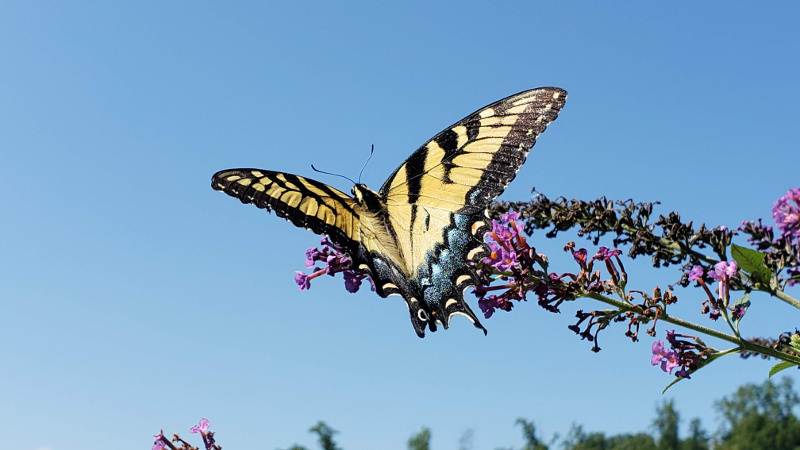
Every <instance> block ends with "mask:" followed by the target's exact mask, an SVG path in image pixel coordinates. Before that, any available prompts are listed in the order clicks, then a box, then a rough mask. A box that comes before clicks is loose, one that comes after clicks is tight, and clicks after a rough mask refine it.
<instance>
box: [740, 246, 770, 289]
mask: <svg viewBox="0 0 800 450" xmlns="http://www.w3.org/2000/svg"><path fill="white" fill-rule="evenodd" d="M731 256H732V257H733V259H734V261H736V264H737V265H738V266H739V268H740V269H742V270H744V271H745V272H747V273H749V274H750V278H751V279H752V280H753V282H755V283H762V284H763V283H766V282H767V281H769V278H770V277H769V274H770V271H769V269H767V268H766V267H765V266H764V257H765V256H766V255H765V254H763V253H761V252H757V251H755V250H753V249H749V248H745V247H740V246H738V245H736V244H732V245H731Z"/></svg>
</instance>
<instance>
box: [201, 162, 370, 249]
mask: <svg viewBox="0 0 800 450" xmlns="http://www.w3.org/2000/svg"><path fill="white" fill-rule="evenodd" d="M211 187H212V188H214V189H215V190H217V191H222V192H224V193H226V194H228V195H230V196H231V197H235V198H238V199H239V200H240V201H241V202H242V203H250V204H253V205H255V206H257V207H259V208H263V209H266V210H267V211H274V212H275V214H276V215H278V216H279V217H283V218H285V219H286V220H289V221H290V222H292V223H293V224H294V225H295V226H298V227H301V228H306V229H309V230H311V231H313V232H314V233H317V234H327V235H329V236H331V238H332V239H334V242H340V243H349V244H350V245H348V246H347V247H350V248H353V247H354V246H356V247H357V244H356V243H355V242H354V238H353V236H354V233H355V232H356V230H357V227H358V213H357V212H356V211H355V210H354V209H353V207H352V205H353V201H352V199H351V198H350V197H349V196H347V195H346V194H344V193H343V192H341V191H339V190H337V189H334V188H332V187H330V186H328V185H326V184H323V183H320V182H318V181H314V180H312V179H309V178H304V177H300V176H297V175H292V174H288V173H282V172H273V171H268V170H259V169H230V170H223V171H220V172H217V173H215V174H214V176H213V177H212V178H211Z"/></svg>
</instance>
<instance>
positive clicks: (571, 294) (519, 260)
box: [475, 211, 624, 319]
mask: <svg viewBox="0 0 800 450" xmlns="http://www.w3.org/2000/svg"><path fill="white" fill-rule="evenodd" d="M484 239H485V241H486V245H487V246H488V247H489V250H490V253H489V255H488V256H487V257H485V258H483V260H482V261H481V262H482V263H483V265H482V267H481V268H480V269H479V270H478V274H479V276H480V277H481V280H482V282H483V284H482V285H481V286H476V287H475V293H476V295H477V296H478V298H479V300H478V306H479V307H480V308H481V311H482V312H483V315H484V317H486V318H487V319H488V318H490V317H491V316H492V315H493V314H494V311H495V310H496V309H500V310H503V311H511V309H512V307H513V303H512V300H517V301H521V300H525V299H526V294H527V292H528V291H533V292H534V293H535V294H536V296H537V297H538V303H539V306H541V307H542V308H545V309H546V310H548V311H551V312H559V309H558V307H559V305H560V304H561V303H562V302H564V301H565V300H571V299H574V298H575V297H576V296H577V294H578V293H579V291H580V290H581V289H587V288H586V286H585V285H586V284H589V283H590V281H589V276H588V275H587V276H583V277H582V276H576V275H573V274H568V273H567V274H561V275H559V274H556V273H547V272H546V270H547V258H546V257H545V256H544V255H540V254H537V253H536V249H534V248H533V247H531V246H530V245H528V242H527V241H526V239H525V237H524V236H523V223H522V221H521V220H520V213H518V212H514V211H509V212H506V213H504V214H502V215H501V216H500V220H499V221H497V220H493V221H492V229H491V231H489V232H487V233H486V234H485V236H484ZM569 248H570V249H572V247H571V246H570V247H569ZM620 254H621V252H620V251H619V250H609V249H608V248H607V247H601V248H600V251H598V252H597V254H596V255H594V256H593V257H591V258H589V257H588V252H587V251H586V250H585V249H580V250H576V251H574V252H573V257H574V258H575V260H576V261H577V262H578V265H579V266H580V267H581V274H585V273H587V271H590V269H589V267H591V265H592V264H593V263H594V261H603V262H605V264H606V265H607V266H608V267H611V269H610V270H612V271H613V273H612V278H614V277H615V276H616V278H614V280H616V281H619V276H620V274H619V272H617V271H616V269H615V268H614V267H615V266H614V264H613V263H612V262H611V258H616V257H618V256H619V255H620ZM616 260H617V261H618V262H619V258H616ZM619 264H620V267H621V263H619ZM537 266H538V268H537ZM623 272H624V271H623ZM622 276H623V277H624V273H623V275H622ZM496 280H502V281H504V282H505V283H504V284H502V285H497V286H490V284H491V283H492V282H493V281H496ZM592 280H593V281H597V280H594V279H592ZM595 284H597V283H595ZM600 284H602V283H600ZM496 290H503V292H502V293H501V294H499V295H498V294H489V293H490V292H492V291H496Z"/></svg>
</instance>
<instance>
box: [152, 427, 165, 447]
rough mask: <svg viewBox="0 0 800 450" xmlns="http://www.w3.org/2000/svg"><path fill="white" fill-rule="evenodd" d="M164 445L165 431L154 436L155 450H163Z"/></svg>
mask: <svg viewBox="0 0 800 450" xmlns="http://www.w3.org/2000/svg"><path fill="white" fill-rule="evenodd" d="M164 445H165V444H164V430H160V431H159V432H158V434H156V435H154V436H153V450H162V449H163V448H164Z"/></svg>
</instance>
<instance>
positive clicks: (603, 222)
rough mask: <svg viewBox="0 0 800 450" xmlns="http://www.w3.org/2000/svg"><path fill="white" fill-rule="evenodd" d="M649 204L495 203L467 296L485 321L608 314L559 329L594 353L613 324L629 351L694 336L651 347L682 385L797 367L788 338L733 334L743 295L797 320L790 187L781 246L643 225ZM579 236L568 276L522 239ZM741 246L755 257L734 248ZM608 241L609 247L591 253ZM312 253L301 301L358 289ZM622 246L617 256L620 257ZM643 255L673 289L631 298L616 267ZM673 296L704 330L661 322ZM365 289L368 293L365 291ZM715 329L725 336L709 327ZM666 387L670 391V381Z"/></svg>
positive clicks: (678, 225) (762, 230) (667, 224)
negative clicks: (676, 270)
mask: <svg viewBox="0 0 800 450" xmlns="http://www.w3.org/2000/svg"><path fill="white" fill-rule="evenodd" d="M654 205H655V204H653V203H634V202H633V201H631V200H628V201H625V202H619V201H617V202H615V201H611V200H607V199H606V198H605V197H603V198H600V199H598V200H595V201H592V202H584V201H579V200H570V201H567V200H566V199H564V198H558V199H556V200H549V199H548V198H547V197H545V196H544V195H542V194H538V193H537V194H536V197H535V198H534V200H533V201H531V202H518V203H495V204H494V205H493V206H492V207H491V208H490V211H489V212H490V215H491V217H493V220H492V223H491V227H490V228H488V229H487V231H486V232H485V234H484V236H483V239H484V243H485V244H486V249H487V250H488V252H487V253H486V254H485V255H484V256H483V257H482V258H481V259H480V260H478V261H473V262H471V264H472V265H473V269H474V271H475V274H476V277H477V280H478V285H477V286H475V287H474V293H475V295H476V296H477V298H478V307H479V308H480V310H481V312H482V313H483V316H484V317H485V318H486V319H489V318H491V317H492V316H493V315H494V314H495V313H496V312H497V311H505V312H510V311H512V310H513V309H514V305H515V304H516V303H517V302H522V301H527V300H528V299H529V298H531V299H533V298H535V299H536V302H537V304H538V305H539V306H540V307H542V308H543V309H545V310H546V311H549V312H553V313H558V312H561V309H562V308H563V307H564V306H565V303H568V302H573V301H576V300H578V299H581V298H587V299H592V300H595V301H600V302H602V303H605V304H607V305H611V306H612V308H611V309H602V310H584V309H578V310H577V311H576V313H575V322H574V323H572V324H570V325H569V326H568V327H567V328H568V329H570V330H571V331H573V332H574V333H575V334H576V335H578V336H580V338H581V339H585V340H587V341H588V342H591V343H592V347H591V349H592V351H595V352H597V351H600V346H599V344H598V336H599V333H600V332H601V331H603V330H605V329H607V328H608V327H609V326H610V325H612V324H614V323H624V324H625V325H626V327H625V331H624V334H625V336H627V337H628V338H630V339H631V340H632V341H633V342H637V341H638V340H639V337H640V331H641V329H640V328H641V326H642V325H646V326H647V328H646V329H645V333H646V334H647V335H648V336H649V337H651V338H654V337H656V336H657V334H658V331H657V325H658V324H659V323H662V322H666V323H669V324H672V325H677V326H680V327H683V328H686V329H688V330H691V331H693V332H694V333H695V334H696V335H693V334H685V333H680V334H679V333H676V331H675V330H674V329H672V330H667V331H666V332H665V333H666V334H665V339H666V340H665V341H663V342H662V341H661V340H655V341H654V342H653V343H652V357H651V364H652V365H654V366H658V367H660V368H661V369H662V370H663V371H665V372H667V373H669V374H672V375H673V376H675V377H676V378H675V380H674V381H678V380H681V379H685V378H690V376H691V374H693V373H694V372H696V371H697V370H699V369H700V368H702V367H704V366H706V365H708V364H709V363H710V362H712V361H714V360H715V359H717V358H719V357H722V356H725V355H729V354H739V355H741V356H742V357H749V356H754V355H759V356H761V357H767V358H775V359H778V360H781V361H782V363H779V364H778V365H777V366H776V368H775V369H773V370H775V371H777V370H780V369H784V368H787V367H790V366H797V365H800V333H798V332H797V331H788V332H784V333H781V334H778V335H777V336H773V337H750V338H745V337H743V336H742V335H741V334H740V331H739V324H740V322H741V320H742V319H743V318H744V317H745V315H746V312H747V309H748V308H749V307H750V295H751V293H754V292H759V291H760V292H762V293H765V294H767V295H769V296H771V297H773V298H776V299H778V300H781V301H783V302H785V303H786V304H787V306H790V307H794V308H797V309H800V301H798V300H797V299H795V298H794V297H792V296H790V295H789V294H788V293H787V292H786V288H788V287H791V286H793V285H794V284H795V283H798V282H800V188H797V189H791V190H789V191H788V192H787V193H786V194H785V195H783V196H782V197H781V198H780V199H778V200H777V201H776V202H775V204H774V206H773V209H772V218H773V219H774V221H775V223H776V225H777V227H778V230H779V231H780V234H779V236H777V237H776V236H775V233H774V232H773V230H772V227H770V226H766V225H763V224H762V220H761V219H758V220H756V221H744V222H742V225H741V226H740V227H739V228H737V229H736V230H730V229H728V228H727V227H724V226H718V227H715V228H707V227H706V226H705V225H701V226H700V227H699V228H696V227H694V225H693V224H692V222H689V223H684V222H683V221H682V220H681V217H680V215H679V214H678V213H676V212H670V213H669V214H667V215H666V216H664V215H659V216H658V217H657V218H656V219H655V220H651V216H652V210H653V206H654ZM571 228H577V234H578V236H579V237H585V238H586V239H588V240H589V241H591V243H592V245H593V246H596V247H595V248H596V250H590V249H587V248H583V247H578V246H577V244H576V243H575V242H573V241H570V242H568V243H567V244H566V245H564V246H563V250H564V251H565V252H566V253H567V254H568V255H569V256H570V257H571V258H570V260H571V261H572V263H573V264H574V266H573V267H574V269H573V270H571V271H566V272H559V271H552V270H550V268H549V260H548V258H547V256H545V255H544V254H541V253H538V252H537V251H536V249H535V248H534V247H532V246H531V245H530V243H529V242H528V239H527V237H526V236H530V235H532V234H533V233H534V231H535V230H545V236H546V237H548V238H556V237H557V235H558V233H561V232H564V231H566V230H568V229H571ZM740 235H741V236H744V237H745V238H746V240H747V242H748V243H749V245H750V246H751V247H753V248H746V247H741V246H739V245H736V244H734V243H733V238H734V237H736V236H740ZM607 236H608V237H611V246H610V247H609V246H598V244H599V242H600V240H601V239H606V238H607ZM320 243H321V247H320V248H309V249H308V251H307V252H306V262H305V265H306V268H308V269H311V270H312V272H311V273H310V274H307V273H305V272H296V276H295V282H296V283H297V285H298V286H299V288H300V290H306V289H309V287H310V282H311V280H312V279H314V278H317V277H319V276H321V275H323V274H327V275H331V276H333V275H335V274H337V273H340V272H341V273H342V274H343V276H344V281H345V288H346V289H347V290H348V291H349V292H355V291H357V290H358V289H359V287H360V285H361V282H362V281H363V280H364V279H365V278H366V279H367V280H369V282H370V284H372V280H371V279H370V278H369V276H368V274H367V273H366V272H363V271H358V270H356V269H354V268H353V267H352V260H351V259H350V257H349V256H348V255H347V254H346V253H345V252H344V251H343V250H342V249H341V248H339V247H337V246H336V245H335V244H333V243H332V242H330V241H329V240H328V239H327V238H323V239H322V240H321V241H320ZM620 247H622V248H624V247H627V254H626V255H625V256H623V251H622V250H621V249H620ZM640 256H649V257H650V258H651V261H652V263H653V266H654V267H656V268H664V267H668V266H670V265H675V266H679V267H680V278H679V279H677V280H674V282H673V283H672V284H670V285H668V287H667V289H663V290H662V289H661V288H659V287H658V286H655V287H652V288H649V289H646V290H642V289H632V288H631V287H630V286H629V284H630V283H629V280H628V275H627V272H626V271H625V266H624V265H623V258H625V257H627V258H630V259H635V258H637V257H640ZM676 288H681V289H690V288H694V289H695V290H693V291H692V290H688V291H686V294H682V296H684V297H685V298H686V300H684V301H689V302H693V303H695V304H696V305H697V306H698V310H699V312H700V315H701V316H706V317H707V319H708V320H709V323H708V325H706V324H698V323H694V322H690V321H687V320H684V319H681V318H678V317H675V316H672V315H671V314H669V313H668V310H671V308H670V305H673V304H675V303H677V301H678V297H677V295H676V293H675V292H676V291H675V290H676ZM372 289H373V290H375V287H374V285H372ZM712 324H724V325H723V327H725V328H726V331H720V330H718V329H715V328H711V327H710V325H712ZM701 335H706V336H712V337H716V338H718V339H721V340H723V341H727V342H729V343H731V344H732V346H731V347H730V348H727V349H717V348H713V347H711V346H709V345H707V344H705V343H704V341H703V340H702V339H701V337H700V336H701ZM674 381H673V382H674Z"/></svg>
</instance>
